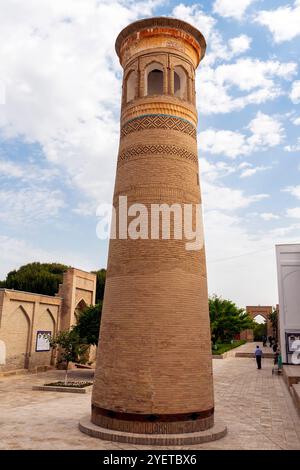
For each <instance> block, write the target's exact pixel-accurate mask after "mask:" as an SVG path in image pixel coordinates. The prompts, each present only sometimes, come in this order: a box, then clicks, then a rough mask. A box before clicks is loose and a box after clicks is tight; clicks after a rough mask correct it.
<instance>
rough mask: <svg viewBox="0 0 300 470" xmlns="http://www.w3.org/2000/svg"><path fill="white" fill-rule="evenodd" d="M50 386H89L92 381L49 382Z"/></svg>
mask: <svg viewBox="0 0 300 470" xmlns="http://www.w3.org/2000/svg"><path fill="white" fill-rule="evenodd" d="M45 385H47V386H48V385H49V386H51V387H72V388H84V387H89V386H90V385H93V382H68V383H67V384H65V382H51V383H49V384H45Z"/></svg>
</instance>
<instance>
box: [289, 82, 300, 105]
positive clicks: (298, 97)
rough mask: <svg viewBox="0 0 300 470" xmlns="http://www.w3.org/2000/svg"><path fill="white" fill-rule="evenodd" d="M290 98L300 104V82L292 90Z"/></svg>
mask: <svg viewBox="0 0 300 470" xmlns="http://www.w3.org/2000/svg"><path fill="white" fill-rule="evenodd" d="M290 98H291V100H292V102H293V103H295V104H297V103H300V80H296V81H295V82H294V83H293V85H292V89H291V93H290Z"/></svg>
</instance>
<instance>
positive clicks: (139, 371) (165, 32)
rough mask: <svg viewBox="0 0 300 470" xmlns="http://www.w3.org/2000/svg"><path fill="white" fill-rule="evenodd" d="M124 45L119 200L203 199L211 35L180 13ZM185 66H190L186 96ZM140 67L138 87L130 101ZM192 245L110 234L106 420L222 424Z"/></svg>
mask: <svg viewBox="0 0 300 470" xmlns="http://www.w3.org/2000/svg"><path fill="white" fill-rule="evenodd" d="M125 46H126V47H125ZM116 49H117V52H118V53H119V58H120V62H121V65H122V66H123V68H124V83H123V99H122V112H121V137H120V147H119V158H118V165H117V173H116V182H115V192H114V205H115V207H118V200H119V196H127V198H128V206H129V205H130V204H132V203H141V204H144V205H145V206H146V207H148V208H150V205H151V204H152V203H156V204H163V203H166V204H168V205H171V204H179V205H180V206H181V207H182V206H183V204H193V205H194V206H195V205H196V204H199V203H200V201H201V197H200V186H199V169H198V157H197V142H196V123H197V111H196V108H195V105H194V103H195V89H194V77H195V68H196V66H197V65H198V63H199V61H200V60H201V58H202V57H203V55H204V52H205V41H204V38H203V37H202V35H201V33H199V31H197V30H195V29H194V28H192V27H191V26H189V25H187V24H186V23H184V22H181V21H178V20H172V19H167V18H160V19H154V20H153V22H152V23H151V21H150V20H142V21H140V22H136V23H134V24H132V25H130V26H128V27H127V28H125V30H123V31H122V32H121V33H120V36H119V37H118V39H117V46H116ZM153 62H155V64H157V65H155V66H156V67H161V69H159V70H161V71H162V73H163V87H162V92H161V94H159V93H158V94H155V95H151V94H150V95H149V80H150V79H149V74H148V75H147V70H151V69H150V68H149V67H151V64H153ZM176 67H181V68H182V71H181V72H180V71H179V72H178V74H180V78H181V81H180V88H179V91H178V85H177V95H176V91H175V85H174V84H176V79H177V80H178V77H176V76H175V72H176V70H178V69H177V68H176ZM130 70H132V71H133V72H134V74H135V75H134V77H135V80H136V81H137V82H136V83H134V85H133V88H132V89H133V90H134V92H132V93H131V95H130V100H128V96H129V95H128V94H127V87H128V86H129V85H128V83H127V81H128V79H127V77H129V76H130V74H129V72H130ZM182 77H183V78H182ZM126 80H127V81H126ZM147 80H148V85H147ZM131 86H132V84H131ZM181 88H184V89H181ZM180 93H181V95H180ZM171 220H173V219H171ZM149 222H150V221H149ZM172 232H173V227H171V235H172ZM186 242H187V240H186V239H184V238H183V239H181V240H177V239H174V238H172V237H171V239H170V240H164V239H161V237H160V239H157V240H150V239H147V240H143V239H137V240H132V239H125V240H122V239H118V238H117V239H115V240H111V241H110V247H109V257H108V271H107V281H106V288H105V297H104V306H103V312H102V323H101V334H100V342H99V347H98V357H97V368H96V374H95V384H94V388H93V395H92V407H93V413H92V421H93V422H94V423H95V424H98V425H101V426H103V427H108V428H111V429H118V430H121V431H122V430H123V431H131V432H143V433H166V432H170V433H176V432H194V431H199V430H203V429H207V428H210V427H211V426H212V425H213V407H214V399H213V377H212V362H211V340H210V324H209V312H208V294H207V279H206V262H205V249H204V247H202V248H201V249H200V250H195V251H187V250H186Z"/></svg>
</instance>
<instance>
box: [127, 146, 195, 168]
mask: <svg viewBox="0 0 300 470" xmlns="http://www.w3.org/2000/svg"><path fill="white" fill-rule="evenodd" d="M149 154H150V155H163V154H165V155H174V156H175V157H181V158H184V159H186V160H190V161H191V162H193V163H196V164H198V156H197V155H195V154H194V153H193V152H189V151H188V150H187V149H186V148H183V147H177V146H176V145H165V144H153V145H135V146H134V147H129V148H127V149H126V150H124V151H123V152H121V153H120V155H119V162H123V161H124V162H126V161H128V160H129V159H130V158H132V157H139V156H140V155H149Z"/></svg>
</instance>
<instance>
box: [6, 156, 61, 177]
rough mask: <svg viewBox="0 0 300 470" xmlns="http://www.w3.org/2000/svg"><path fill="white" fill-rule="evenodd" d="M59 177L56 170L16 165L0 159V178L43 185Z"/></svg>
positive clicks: (31, 165)
mask: <svg viewBox="0 0 300 470" xmlns="http://www.w3.org/2000/svg"><path fill="white" fill-rule="evenodd" d="M58 176H61V175H60V173H59V171H58V169H57V168H51V169H50V168H49V169H48V168H40V167H39V166H37V165H33V164H25V163H23V164H22V165H21V164H18V163H16V162H13V161H10V160H6V159H4V158H3V159H1V158H0V178H16V179H18V180H20V181H22V182H32V181H35V182H39V183H41V182H42V183H44V182H48V181H50V180H53V179H54V178H55V177H58Z"/></svg>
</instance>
